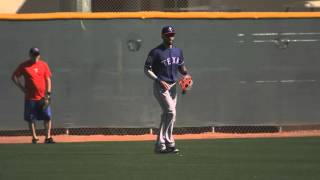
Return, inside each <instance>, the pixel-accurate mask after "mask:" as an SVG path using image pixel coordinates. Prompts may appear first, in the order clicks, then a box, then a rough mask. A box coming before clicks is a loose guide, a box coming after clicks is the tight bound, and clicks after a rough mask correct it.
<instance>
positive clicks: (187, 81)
mask: <svg viewBox="0 0 320 180" xmlns="http://www.w3.org/2000/svg"><path fill="white" fill-rule="evenodd" d="M179 85H180V87H181V90H182V94H185V93H186V92H187V91H189V90H191V88H192V85H193V80H192V77H191V76H190V75H186V76H184V77H182V78H181V79H180V80H179Z"/></svg>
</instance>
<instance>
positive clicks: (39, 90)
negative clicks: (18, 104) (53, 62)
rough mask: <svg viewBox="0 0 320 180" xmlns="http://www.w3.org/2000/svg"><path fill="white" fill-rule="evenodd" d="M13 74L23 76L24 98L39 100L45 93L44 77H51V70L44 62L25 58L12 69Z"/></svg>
mask: <svg viewBox="0 0 320 180" xmlns="http://www.w3.org/2000/svg"><path fill="white" fill-rule="evenodd" d="M13 75H14V76H17V77H20V76H23V77H24V79H25V88H26V90H27V92H26V96H25V99H26V100H40V99H41V98H42V97H44V96H45V93H46V78H51V71H50V68H49V66H48V64H47V63H46V62H44V61H43V60H38V61H36V62H33V61H31V60H27V61H25V62H23V63H22V64H20V65H19V66H18V68H17V69H16V70H15V71H14V74H13Z"/></svg>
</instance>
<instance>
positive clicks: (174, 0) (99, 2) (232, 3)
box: [91, 0, 320, 12]
mask: <svg viewBox="0 0 320 180" xmlns="http://www.w3.org/2000/svg"><path fill="white" fill-rule="evenodd" d="M319 7H320V3H319V2H318V1H314V0H309V1H307V0H281V1H279V0H268V1H266V0H256V1H250V0H202V1H193V0H162V1H159V0H127V1H117V0H92V1H91V10H92V12H135V11H164V12H167V11H169V12H185V11H221V12H246V11H253V12H258V11H261V12H262V11H279V12H294V11H319Z"/></svg>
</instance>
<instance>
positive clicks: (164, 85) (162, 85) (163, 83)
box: [159, 81, 170, 91]
mask: <svg viewBox="0 0 320 180" xmlns="http://www.w3.org/2000/svg"><path fill="white" fill-rule="evenodd" d="M159 83H160V86H161V87H162V89H163V90H165V91H166V90H168V89H169V88H170V85H169V84H168V83H166V82H165V81H160V82H159Z"/></svg>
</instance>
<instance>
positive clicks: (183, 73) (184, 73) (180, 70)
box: [178, 64, 188, 76]
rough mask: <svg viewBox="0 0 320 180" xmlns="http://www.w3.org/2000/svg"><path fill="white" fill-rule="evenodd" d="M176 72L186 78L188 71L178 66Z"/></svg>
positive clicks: (182, 66)
mask: <svg viewBox="0 0 320 180" xmlns="http://www.w3.org/2000/svg"><path fill="white" fill-rule="evenodd" d="M178 70H179V72H180V73H181V74H182V75H183V76H186V75H187V74H188V69H187V67H186V66H185V65H184V64H182V65H181V66H179V68H178Z"/></svg>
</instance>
